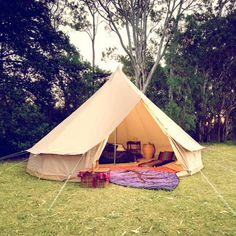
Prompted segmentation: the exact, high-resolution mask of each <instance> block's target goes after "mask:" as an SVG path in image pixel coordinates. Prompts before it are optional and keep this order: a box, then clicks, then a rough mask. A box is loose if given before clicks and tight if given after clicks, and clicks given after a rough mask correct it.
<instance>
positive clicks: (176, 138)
mask: <svg viewBox="0 0 236 236" xmlns="http://www.w3.org/2000/svg"><path fill="white" fill-rule="evenodd" d="M115 133H116V139H115ZM107 140H108V141H109V142H118V143H121V144H122V145H123V146H126V142H127V141H129V140H140V141H141V142H142V143H148V142H151V143H154V144H155V146H156V155H158V153H159V151H174V152H175V155H176V157H177V159H178V160H179V162H180V163H181V164H182V166H183V168H184V169H185V170H186V171H188V173H189V174H193V173H195V172H197V171H199V170H200V169H201V168H202V167H203V165H202V160H201V150H202V149H203V147H202V146H201V145H200V144H198V143H197V142H196V141H195V140H194V139H192V138H191V137H190V136H189V135H188V134H187V133H186V132H185V131H184V130H183V129H182V128H181V127H179V126H178V125H177V124H176V123H175V122H174V121H172V120H171V119H170V118H169V117H168V116H167V115H166V114H165V113H164V112H162V111H161V110H160V109H159V108H158V107H156V105H155V104H153V103H152V102H151V101H150V100H149V99H148V98H147V97H146V96H145V95H144V94H143V93H142V92H141V91H140V90H138V89H137V88H136V87H135V86H134V84H133V83H132V82H131V81H130V80H129V79H128V78H127V77H126V76H125V74H124V73H123V72H122V71H121V69H117V70H116V71H115V72H114V73H113V74H112V75H111V77H110V78H109V80H108V81H107V82H106V83H105V84H104V85H103V86H102V88H101V89H99V90H98V91H97V92H96V93H95V94H94V95H93V96H92V97H91V98H90V99H88V100H87V102H85V103H84V104H83V105H82V106H81V107H80V108H78V109H77V110H76V111H75V112H74V113H72V114H71V115H70V116H69V117H68V118H67V119H65V120H64V121H63V122H62V123H60V124H59V125H58V126H57V127H56V128H54V129H53V130H52V131H51V132H50V133H49V134H48V135H46V136H45V137H44V138H43V139H41V140H40V141H39V142H38V143H37V144H35V145H34V146H33V147H32V148H30V149H29V150H28V151H29V152H30V153H32V154H34V155H31V157H30V159H29V163H28V167H27V171H28V172H29V173H31V174H33V175H36V176H41V177H42V176H45V178H51V177H48V176H54V177H53V179H57V178H59V179H63V178H65V177H66V176H68V174H69V173H70V171H71V170H72V167H73V166H75V165H76V164H77V163H78V161H79V160H80V164H79V165H78V168H77V170H76V171H78V170H79V169H81V168H85V167H91V165H92V163H94V161H95V160H97V159H99V157H100V155H101V152H102V150H103V148H104V146H105V144H106V142H107ZM50 174H51V175H50Z"/></svg>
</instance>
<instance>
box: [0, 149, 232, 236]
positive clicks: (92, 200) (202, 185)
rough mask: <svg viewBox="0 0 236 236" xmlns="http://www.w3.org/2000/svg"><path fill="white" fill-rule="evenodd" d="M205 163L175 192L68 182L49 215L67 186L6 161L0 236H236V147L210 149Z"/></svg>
mask: <svg viewBox="0 0 236 236" xmlns="http://www.w3.org/2000/svg"><path fill="white" fill-rule="evenodd" d="M203 162H204V166H205V168H204V169H203V171H202V172H203V174H204V175H202V174H201V173H197V174H195V175H193V176H190V177H182V178H181V179H180V184H179V186H178V187H177V188H176V189H175V190H174V191H172V192H166V191H153V190H141V189H134V188H125V187H121V186H116V185H113V184H110V185H109V186H108V187H107V188H104V189H85V188H80V186H79V184H78V183H68V184H67V185H66V187H65V189H64V190H63V192H62V193H61V195H60V196H59V198H58V199H57V201H56V203H55V205H54V206H53V208H52V209H51V210H50V211H48V208H49V206H50V205H51V203H52V201H53V199H54V197H55V196H56V194H57V192H58V191H59V190H60V187H61V186H62V185H63V183H61V182H53V181H46V180H38V179H37V178H36V177H32V176H30V175H28V174H27V173H26V172H25V167H26V162H20V163H19V161H14V162H13V161H12V162H3V163H1V164H0V235H35V236H38V235H47V236H48V235H63V236H64V235H86V236H87V235H111V236H112V235H120V236H121V235H155V236H156V235H236V216H234V215H233V212H232V211H231V210H230V209H229V207H231V208H232V210H233V211H234V212H235V211H236V145H233V144H227V145H226V144H215V145H209V146H207V148H206V149H205V150H204V152H203ZM204 176H206V177H207V178H208V180H209V181H210V183H212V184H213V186H214V187H215V188H216V190H214V189H213V188H212V186H211V185H210V184H209V182H208V181H207V180H206V179H205V177H204ZM216 191H218V193H219V194H221V196H220V195H219V194H217V193H216ZM222 199H224V200H222ZM224 201H225V202H224ZM227 204H228V205H227Z"/></svg>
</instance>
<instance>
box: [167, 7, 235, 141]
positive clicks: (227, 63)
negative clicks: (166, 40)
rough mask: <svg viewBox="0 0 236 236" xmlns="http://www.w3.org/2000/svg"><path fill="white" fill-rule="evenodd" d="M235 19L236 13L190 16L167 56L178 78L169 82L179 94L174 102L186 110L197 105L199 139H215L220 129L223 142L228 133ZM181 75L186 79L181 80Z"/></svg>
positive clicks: (231, 94)
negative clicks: (181, 102) (181, 101)
mask: <svg viewBox="0 0 236 236" xmlns="http://www.w3.org/2000/svg"><path fill="white" fill-rule="evenodd" d="M235 20H236V14H235V13H234V12H233V13H230V14H229V15H226V16H224V17H221V16H220V17H218V16H217V17H215V16H209V15H203V14H202V15H199V14H196V15H192V16H189V17H188V18H187V24H186V29H185V31H184V32H182V33H181V32H180V33H179V34H177V35H176V37H175V40H176V41H174V42H173V44H172V46H171V47H170V48H169V54H168V55H167V57H166V59H167V64H168V67H170V68H171V73H172V74H170V78H171V76H172V77H173V76H174V77H175V78H174V77H173V78H174V80H173V78H172V79H171V80H172V82H173V81H175V82H174V84H173V83H170V84H169V86H170V88H171V89H172V90H173V91H174V92H172V93H173V96H176V95H177V97H175V101H177V103H178V104H180V103H179V101H180V100H183V101H184V103H183V104H180V105H181V107H183V110H184V108H186V107H189V105H190V106H193V107H194V111H195V114H196V126H197V132H196V133H198V139H199V140H200V141H203V140H204V141H209V140H210V135H211V137H212V138H215V137H214V134H215V133H216V134H217V132H218V134H217V135H218V140H219V141H220V140H221V141H224V140H225V139H226V137H227V134H228V133H229V126H228V124H229V122H230V116H231V113H232V111H233V110H234V109H235V108H236V106H235V104H236V97H235V89H236V87H235V86H236V83H235V76H236V74H235V72H236V70H235V68H236V60H235V59H236V58H235V55H236V54H235V53H236V47H235V45H236V44H235V43H236V37H235V35H236V28H235V25H236V21H235ZM180 78H181V80H182V81H184V80H186V82H185V83H184V84H183V83H182V82H181V83H179V81H180ZM178 83H179V84H178ZM176 85H177V87H176ZM182 88H184V90H183V89H182ZM178 89H179V90H181V92H180V93H178V94H177V93H176V91H178ZM186 96H187V99H185V98H186ZM178 100H179V101H178ZM190 111H191V110H190ZM222 119H224V122H222Z"/></svg>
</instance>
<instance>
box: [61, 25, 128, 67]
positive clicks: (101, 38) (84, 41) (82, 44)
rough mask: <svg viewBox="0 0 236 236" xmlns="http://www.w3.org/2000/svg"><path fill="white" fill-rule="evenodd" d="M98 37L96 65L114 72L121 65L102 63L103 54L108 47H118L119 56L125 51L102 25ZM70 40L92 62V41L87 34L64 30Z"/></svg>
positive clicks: (109, 62) (108, 61)
mask: <svg viewBox="0 0 236 236" xmlns="http://www.w3.org/2000/svg"><path fill="white" fill-rule="evenodd" d="M99 27H100V28H99V29H98V33H97V36H96V42H95V49H96V58H95V60H96V65H98V66H99V67H100V68H101V69H105V70H110V71H114V70H115V69H116V68H117V66H118V65H119V63H118V62H117V61H115V60H111V59H107V60H106V62H104V61H102V60H101V59H102V52H103V51H105V49H106V48H108V47H113V46H115V47H117V48H118V52H119V54H124V51H123V49H122V48H121V46H120V43H119V40H118V38H117V36H116V35H115V34H114V33H109V32H107V31H105V30H104V28H103V27H102V25H100V26H99ZM62 30H63V31H64V32H65V33H66V34H67V35H68V36H69V38H70V41H71V43H72V44H74V45H75V46H76V47H77V48H78V49H79V51H80V53H81V55H82V56H83V58H84V59H85V60H88V61H89V62H92V46H91V40H90V38H89V36H88V34H87V33H85V32H77V31H74V30H72V29H71V28H69V27H64V28H63V29H62Z"/></svg>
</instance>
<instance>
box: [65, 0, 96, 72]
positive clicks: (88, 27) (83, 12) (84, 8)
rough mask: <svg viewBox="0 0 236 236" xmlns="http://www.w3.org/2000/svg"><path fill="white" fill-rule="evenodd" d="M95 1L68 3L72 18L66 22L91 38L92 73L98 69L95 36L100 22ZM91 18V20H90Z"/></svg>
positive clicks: (84, 0)
mask: <svg viewBox="0 0 236 236" xmlns="http://www.w3.org/2000/svg"><path fill="white" fill-rule="evenodd" d="M95 6H96V1H95V2H91V1H90V0H80V1H78V0H73V1H71V2H70V3H69V4H68V9H69V10H68V11H69V14H70V15H71V16H72V19H71V20H69V21H68V22H67V23H66V24H67V25H69V26H70V27H72V28H73V29H75V30H76V31H81V32H85V33H87V35H88V36H89V38H90V40H91V46H92V70H93V75H94V76H95V72H96V70H97V69H98V68H97V67H96V48H95V42H96V36H97V31H98V26H99V24H100V19H99V15H98V12H97V7H95ZM90 19H91V20H90Z"/></svg>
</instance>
